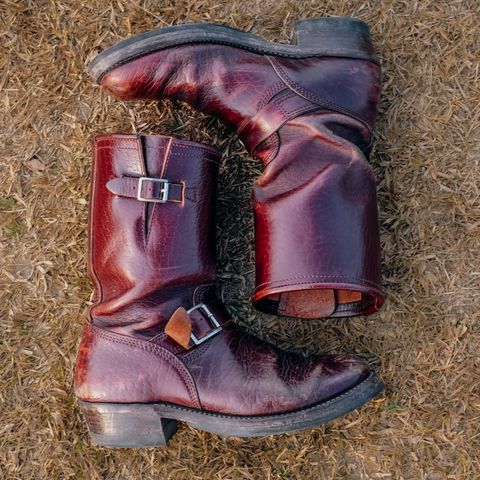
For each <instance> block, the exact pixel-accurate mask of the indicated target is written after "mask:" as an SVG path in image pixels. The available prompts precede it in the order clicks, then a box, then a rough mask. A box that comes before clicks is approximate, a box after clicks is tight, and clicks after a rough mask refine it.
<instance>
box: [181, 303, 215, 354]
mask: <svg viewBox="0 0 480 480" xmlns="http://www.w3.org/2000/svg"><path fill="white" fill-rule="evenodd" d="M195 310H201V311H202V312H203V313H204V314H205V315H206V316H207V318H208V319H209V320H210V324H211V325H212V326H213V327H215V328H214V329H213V330H210V331H209V332H208V333H207V334H206V335H205V336H203V337H202V338H197V337H196V336H195V334H194V333H193V332H192V333H191V334H190V338H191V339H192V342H193V343H194V344H195V345H200V344H201V343H203V342H204V341H205V340H208V339H209V338H211V337H213V336H214V335H215V334H217V333H218V332H219V331H220V330H222V327H221V326H220V324H219V323H218V322H217V319H216V318H215V316H214V315H213V313H212V312H211V311H210V309H209V308H208V307H207V306H206V305H205V304H204V303H199V304H198V305H195V306H194V307H192V308H191V309H190V310H187V313H191V312H193V311H195Z"/></svg>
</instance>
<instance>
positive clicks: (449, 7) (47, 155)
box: [0, 0, 480, 480]
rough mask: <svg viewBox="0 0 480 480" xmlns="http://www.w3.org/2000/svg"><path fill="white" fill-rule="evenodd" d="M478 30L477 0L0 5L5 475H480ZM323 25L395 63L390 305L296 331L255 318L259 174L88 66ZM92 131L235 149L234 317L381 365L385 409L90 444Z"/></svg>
mask: <svg viewBox="0 0 480 480" xmlns="http://www.w3.org/2000/svg"><path fill="white" fill-rule="evenodd" d="M479 14H480V6H479V3H478V0H442V1H431V0H419V1H413V2H412V1H411V0H353V1H346V0H344V1H339V0H325V1H318V0H317V1H306V2H299V1H298V0H295V1H294V0H273V1H272V0H265V1H262V2H243V1H232V2H218V1H215V0H200V1H193V0H184V1H180V2H167V1H165V2H160V1H153V0H148V1H144V0H136V1H130V2H127V1H120V0H117V1H113V0H112V1H86V2H78V1H75V0H69V1H67V0H60V1H54V0H51V1H47V0H35V1H33V0H31V1H27V0H24V1H11V0H3V1H2V2H1V5H0V15H1V16H0V33H1V47H0V48H1V50H0V52H1V53H0V55H1V65H2V66H3V68H2V70H1V71H0V88H1V92H2V94H1V98H0V99H1V109H2V114H1V118H2V121H3V122H4V123H3V125H2V128H1V131H0V135H1V147H2V156H1V168H0V182H1V189H2V193H1V200H0V202H1V203H0V212H1V243H2V255H1V258H0V262H1V264H2V265H1V270H2V274H1V279H2V284H3V285H2V289H1V300H0V304H1V311H2V315H1V319H0V321H1V325H0V328H1V330H2V341H1V344H0V365H1V367H0V408H1V419H2V421H1V423H0V478H2V479H9V480H14V479H22V480H27V479H35V480H36V479H67V478H75V479H88V480H90V479H92V480H93V479H112V480H113V479H116V480H124V479H142V480H143V479H145V480H147V479H174V480H177V479H188V480H193V479H208V480H215V479H217V480H219V479H221V480H226V479H229V480H230V479H231V480H236V479H251V480H256V479H278V480H287V479H289V480H292V479H305V480H317V479H337V478H338V479H370V478H371V479H375V478H381V479H384V478H386V479H389V478H392V479H405V480H410V479H418V480H441V479H469V480H473V479H478V478H480V453H479V451H480V428H479V425H480V374H479V371H480V324H479V313H478V312H479V305H480V301H479V300H480V298H479V288H480V281H479V278H480V268H479V260H478V255H479V247H480V245H479V233H480V206H479V187H478V184H479V180H478V179H479V173H480V169H479V158H480V152H479V147H478V146H479V136H480V129H479V127H480V94H479V82H480V78H479V59H480V58H479V36H478V32H479V29H480V21H479ZM322 15H352V16H358V17H360V18H362V19H364V20H366V21H367V22H369V24H370V25H371V28H372V31H373V36H374V41H375V45H376V47H377V49H378V52H379V54H380V56H381V58H382V61H383V65H384V95H383V99H382V103H381V109H380V116H379V120H378V128H377V141H376V151H375V153H374V155H373V157H372V163H373V165H374V168H375V171H376V174H377V176H378V189H379V201H380V210H381V231H382V243H383V247H384V274H385V281H386V285H387V287H388V290H389V292H390V299H389V301H388V302H387V305H386V306H385V308H384V310H383V311H382V312H381V313H380V314H379V315H376V316H373V317H370V318H368V319H362V318H359V319H355V320H353V321H344V320H335V321H333V320H332V321H328V322H321V321H318V322H317V321H315V322H308V323H300V322H297V321H292V320H290V321H286V320H279V319H277V318H275V317H269V316H266V315H260V314H258V313H257V312H255V311H253V310H252V309H251V307H250V305H249V294H250V293H251V291H252V285H253V254H252V250H251V248H252V215H251V213H250V209H249V186H250V184H251V182H252V180H253V178H254V177H255V176H256V175H257V174H258V172H259V170H260V167H259V165H258V164H257V163H256V162H255V161H253V160H251V159H250V158H248V156H246V155H245V153H244V151H243V149H242V148H241V147H240V145H239V144H238V143H237V142H236V140H235V138H234V137H233V136H232V135H231V133H230V132H228V131H226V130H225V129H224V128H223V127H221V126H220V125H219V124H218V122H216V121H215V120H213V119H211V118H207V117H205V116H202V115H201V114H199V113H198V112H194V111H192V110H190V109H188V108H185V107H181V108H180V106H179V105H173V104H171V103H168V102H165V103H160V104H156V103H148V104H137V105H126V104H123V103H121V102H118V101H114V100H112V99H110V98H107V96H106V95H104V94H103V93H102V92H101V91H100V89H99V88H97V87H96V86H95V85H94V84H93V82H92V81H91V80H90V79H89V78H88V76H87V75H86V73H85V68H84V64H85V62H86V61H87V60H88V59H89V58H91V56H92V55H93V54H94V52H95V51H96V50H97V49H100V48H103V47H104V46H106V45H108V44H110V43H112V42H114V41H116V40H118V39H121V38H124V37H126V36H127V35H129V34H132V33H136V32H141V31H144V30H148V29H151V28H154V27H158V26H164V25H171V24H175V23H181V22H185V21H189V22H204V21H215V22H222V23H227V24H229V25H231V26H234V27H239V28H242V29H245V30H248V31H252V32H255V33H259V34H262V35H264V36H265V37H267V38H269V39H272V40H280V41H288V40H289V38H290V28H291V22H292V20H293V19H295V18H308V17H313V16H322ZM99 131H107V132H118V131H120V132H121V131H123V132H134V131H135V132H145V133H166V134H174V135H177V136H180V137H184V138H189V139H194V140H199V141H203V142H206V143H212V144H214V145H215V146H216V147H218V148H220V149H221V150H222V151H224V152H225V155H224V168H223V173H224V175H223V177H222V181H221V197H220V200H219V210H220V217H221V218H220V224H219V228H218V233H219V256H220V262H219V274H220V282H221V285H220V286H221V288H222V291H223V293H224V296H225V298H226V299H227V301H228V303H229V306H230V308H231V310H232V312H235V313H236V314H237V315H238V317H239V319H240V321H241V322H242V323H243V324H246V325H248V327H249V328H250V329H251V330H253V331H255V332H257V333H258V334H259V335H261V336H263V337H264V338H268V339H270V340H271V341H274V342H276V343H279V344H282V345H284V346H289V347H290V348H294V347H295V348H301V349H303V350H304V351H320V350H325V349H335V350H342V351H352V352H358V353H359V354H362V355H365V356H368V357H369V358H372V359H375V358H376V359H378V365H379V368H380V371H381V375H382V376H383V378H384V380H385V382H386V384H387V389H386V393H385V395H384V396H383V397H382V398H380V399H378V400H377V401H375V402H373V403H370V404H369V405H367V406H366V407H365V408H362V409H361V411H359V412H354V413H352V414H350V415H348V416H347V417H345V418H342V419H340V420H337V421H335V422H333V423H332V424H330V425H329V426H327V427H323V428H319V429H317V430H315V431H310V432H304V433H299V434H297V435H292V436H280V437H275V438H261V439H253V440H241V439H222V438H219V437H217V436H215V435H211V434H207V433H202V432H199V431H196V430H193V429H190V428H188V427H186V426H183V427H182V429H181V431H180V432H179V433H178V434H177V435H176V436H175V437H174V438H173V440H172V442H171V444H170V446H169V447H168V448H166V449H152V450H143V451H119V450H108V449H102V448H97V447H93V446H92V445H91V444H90V442H89V440H88V436H87V432H86V429H85V426H84V424H83V422H82V420H81V418H80V416H79V412H78V410H77V408H76V406H75V401H74V398H73V396H72V387H71V384H72V372H73V367H74V362H75V353H76V347H77V343H78V340H79V336H80V332H81V323H82V317H81V314H82V311H83V310H84V309H85V307H86V306H87V304H88V302H89V300H90V294H91V287H90V285H89V282H88V280H87V276H86V264H85V262H86V255H85V250H86V234H87V230H86V221H87V201H88V184H89V172H90V150H89V140H90V138H91V137H92V135H93V134H94V133H95V132H99ZM372 361H373V360H372Z"/></svg>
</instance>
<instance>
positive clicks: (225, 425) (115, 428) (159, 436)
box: [79, 373, 384, 448]
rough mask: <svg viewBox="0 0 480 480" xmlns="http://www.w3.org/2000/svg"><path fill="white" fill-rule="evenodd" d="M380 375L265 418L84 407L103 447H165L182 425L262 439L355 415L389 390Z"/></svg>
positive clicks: (173, 408) (166, 407)
mask: <svg viewBox="0 0 480 480" xmlns="http://www.w3.org/2000/svg"><path fill="white" fill-rule="evenodd" d="M383 387H384V385H383V382H382V381H381V380H380V378H378V376H377V375H375V374H373V373H372V374H370V376H368V377H367V378H366V379H365V380H363V381H362V382H361V383H359V384H358V385H356V386H355V387H353V388H351V389H350V390H347V391H346V392H344V393H342V394H341V395H339V396H337V397H335V398H332V399H330V400H327V401H324V402H320V403H317V404H316V405H313V406H310V407H307V408H303V409H301V410H295V411H293V412H288V413H280V414H273V415H261V416H243V415H225V414H221V413H215V412H209V411H205V410H197V409H193V408H188V407H183V406H181V405H176V404H171V403H170V404H169V403H161V402H159V403H149V404H143V403H128V404H119V403H92V402H85V401H80V402H79V403H80V408H81V410H82V412H83V415H84V417H85V420H86V422H87V425H88V429H89V431H90V435H91V438H92V441H93V442H94V443H96V444H97V445H102V446H107V447H117V448H142V447H154V446H159V445H165V444H166V443H167V442H168V440H169V439H170V438H171V437H172V436H173V435H174V434H175V432H176V431H177V426H178V422H179V421H183V422H186V423H188V424H189V425H190V426H192V427H195V428H198V429H199V430H204V431H207V432H211V433H216V434H218V435H223V436H236V437H258V436H266V435H276V434H281V433H291V432H295V431H298V430H303V429H310V428H315V427H318V426H319V425H322V424H324V423H327V422H329V421H331V420H333V419H335V418H338V417H341V416H343V415H345V414H346V413H348V412H351V411H352V410H355V409H357V408H359V407H360V406H362V405H363V404H365V403H366V402H368V401H369V400H371V399H372V398H374V397H376V396H377V395H378V394H379V393H380V392H381V391H382V390H383Z"/></svg>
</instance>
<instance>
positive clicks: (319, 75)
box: [101, 22, 385, 318]
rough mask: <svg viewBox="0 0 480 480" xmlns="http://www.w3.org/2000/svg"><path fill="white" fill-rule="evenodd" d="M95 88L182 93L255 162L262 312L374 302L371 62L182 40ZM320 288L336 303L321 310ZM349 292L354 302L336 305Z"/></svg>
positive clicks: (371, 307)
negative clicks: (234, 134) (225, 127)
mask: <svg viewBox="0 0 480 480" xmlns="http://www.w3.org/2000/svg"><path fill="white" fill-rule="evenodd" d="M332 27H333V28H331V29H330V30H329V32H330V35H331V36H333V37H335V35H338V38H339V41H340V40H342V39H343V38H344V37H345V35H348V34H349V33H348V29H347V30H346V29H345V28H344V27H343V26H342V23H341V22H338V25H337V27H338V28H337V27H335V23H332ZM335 28H337V31H336V30H335ZM322 34H325V32H323V33H322ZM308 35H312V41H313V40H314V39H315V38H317V37H316V36H315V35H316V33H315V32H311V31H302V32H301V35H300V37H299V38H300V40H301V41H302V42H307V41H308V40H307V38H308ZM355 38H356V37H355ZM365 38H367V37H365ZM364 41H365V42H366V43H365V45H362V48H365V49H367V50H369V51H373V47H372V46H371V43H370V41H369V40H368V39H365V40H364ZM101 84H102V86H103V87H104V88H105V89H106V90H107V91H108V92H110V93H111V94H113V95H115V96H116V97H119V98H122V99H126V100H141V99H147V98H148V99H151V98H155V99H158V98H174V99H180V100H183V101H185V102H187V103H189V104H190V105H192V106H194V107H195V108H198V109H199V110H201V111H203V112H206V113H210V114H213V115H216V116H217V117H219V118H220V119H221V120H222V121H223V122H225V123H226V124H229V125H232V126H233V127H234V128H235V129H236V130H237V131H238V133H239V135H240V138H241V139H242V141H243V143H244V144H245V145H246V147H247V149H249V150H250V151H251V152H252V153H253V154H254V155H255V156H256V157H257V158H259V159H260V160H262V161H263V163H264V164H265V166H266V168H265V171H264V173H263V174H262V175H261V176H260V177H259V178H258V180H257V182H256V184H255V186H254V195H253V198H254V211H255V225H256V234H255V235H256V240H255V242H256V243H255V245H256V247H255V250H256V289H255V292H254V295H253V302H254V305H255V306H256V307H257V308H258V309H260V310H263V311H265V312H267V313H273V314H279V313H281V314H284V315H292V314H302V316H305V317H308V318H314V317H320V316H325V315H332V316H349V315H358V314H365V315H367V314H371V313H374V312H376V311H377V310H378V309H379V308H380V307H381V306H382V304H383V303H384V297H385V292H384V290H383V287H382V280H381V261H380V241H379V228H378V212H377V199H376V186H375V179H374V177H373V174H372V171H371V168H370V166H369V164H368V162H367V159H368V156H369V153H370V149H371V142H372V130H373V127H374V122H375V116H376V110H377V104H378V101H379V96H380V90H381V72H380V67H379V66H378V65H377V64H376V63H375V62H373V61H368V60H359V59H353V58H347V57H345V58H342V57H310V58H306V59H294V58H281V57H274V56H264V55H258V54H255V53H252V52H249V51H246V50H244V49H240V48H235V47H232V46H222V45H215V44H202V45H181V46H176V47H170V48H166V49H164V50H161V51H157V52H153V53H150V54H147V55H145V56H143V57H140V58H137V59H134V60H131V61H129V62H127V63H125V64H123V65H121V66H119V67H117V68H114V69H113V70H111V71H109V72H108V73H107V74H106V75H105V76H104V77H103V79H102V81H101ZM325 289H331V290H332V292H333V294H334V295H332V296H331V298H332V299H333V300H332V302H334V305H333V308H330V306H329V307H328V308H326V307H325V302H324V299H323V295H324V293H323V292H322V291H321V290H325ZM345 290H346V291H352V292H356V293H357V294H360V295H361V297H360V299H359V300H357V299H356V298H357V297H354V296H351V297H349V298H350V299H355V300H353V301H348V302H346V303H342V302H341V301H339V299H340V298H342V297H341V296H339V295H338V292H340V291H345ZM305 291H310V293H309V294H308V297H309V298H311V302H310V303H311V305H306V304H305V299H306V298H307V295H306V294H305V293H304V292H305ZM312 291H317V292H318V293H317V294H316V295H315V294H312V293H311V292H312ZM345 298H347V297H345V296H343V299H344V300H345ZM286 301H288V303H289V306H288V307H287V308H285V302H286ZM315 305H317V306H318V308H315ZM282 306H283V307H282ZM330 312H331V313H330Z"/></svg>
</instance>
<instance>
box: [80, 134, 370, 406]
mask: <svg viewBox="0 0 480 480" xmlns="http://www.w3.org/2000/svg"><path fill="white" fill-rule="evenodd" d="M93 150H94V165H93V175H92V194H91V204H90V222H89V274H90V277H91V279H92V281H93V283H94V286H95V299H94V304H93V305H92V306H91V307H90V309H89V311H88V321H87V323H86V325H85V330H84V336H83V339H82V342H81V345H80V349H79V353H78V358H77V365H76V371H75V382H74V383H75V391H76V395H77V396H78V397H79V398H80V399H81V400H85V401H91V402H113V403H136V402H140V403H142V402H143V403H147V402H169V403H173V404H177V405H183V406H187V407H191V408H197V409H207V410H211V411H215V412H222V413H229V414H238V415H260V414H270V413H279V412H287V411H291V410H295V409H300V408H304V407H306V406H309V405H312V404H314V403H317V402H320V401H323V400H325V399H327V398H331V397H334V396H336V395H338V394H340V393H341V392H343V391H345V390H348V389H349V388H352V387H353V386H355V385H357V384H358V383H360V382H361V381H362V380H363V379H364V378H366V377H367V376H368V375H369V368H368V365H367V364H366V363H365V362H364V361H363V360H361V359H359V358H357V357H354V356H348V355H324V356H311V357H303V356H300V355H296V354H293V353H287V352H282V351H281V350H279V349H277V348H275V347H274V346H272V345H269V344H267V343H265V342H262V341H261V340H259V339H256V338H255V337H253V336H251V335H249V334H247V333H246V332H244V331H243V330H242V329H241V328H240V327H238V326H237V325H236V324H235V323H234V322H232V321H231V320H230V317H229V315H228V313H227V311H226V310H225V308H224V306H223V304H222V303H221V301H220V300H219V299H218V298H217V296H216V294H215V285H214V280H215V263H214V254H213V252H214V238H213V227H214V222H213V202H214V198H215V185H216V177H217V169H218V154H217V153H216V152H215V151H214V150H213V149H210V148H207V147H203V146H201V145H198V144H193V143H191V142H184V141H180V140H176V139H172V138H170V137H152V136H135V135H103V136H99V137H97V138H96V140H95V142H94V146H93ZM143 176H148V177H149V178H158V179H164V180H167V181H168V182H172V183H173V184H179V185H183V188H184V190H185V191H186V192H187V191H188V192H190V195H189V196H190V198H187V195H185V199H184V201H183V202H166V203H151V202H148V201H142V200H139V199H138V198H136V196H135V195H124V193H125V192H124V190H120V191H118V192H117V193H114V192H113V191H112V181H113V180H115V179H122V178H126V177H128V178H140V177H143ZM113 190H116V187H115V188H114V189H113ZM155 195H158V192H156V193H155ZM192 309H193V310H192ZM206 312H209V314H210V315H211V316H212V317H213V319H212V318H210V317H209V316H208V314H206ZM172 319H175V320H174V321H173V320H172ZM185 322H187V324H185ZM188 322H190V324H188ZM215 322H218V325H219V327H221V328H219V329H218V330H217V331H216V333H215V334H213V335H212V336H211V337H209V338H208V339H206V340H205V341H202V339H204V338H206V337H207V336H208V335H209V334H211V333H212V331H214V330H215V326H216V325H215ZM185 326H186V327H187V330H186V332H187V336H188V334H189V333H190V330H189V328H191V331H192V333H193V334H194V336H195V338H196V339H197V340H199V344H198V345H196V344H195V342H194V341H193V337H192V340H191V341H190V342H189V343H188V344H187V345H186V344H184V342H181V341H176V340H175V338H177V339H179V338H181V337H182V335H184V333H185V331H184V327H185ZM172 329H173V330H172ZM172 331H173V333H170V334H169V332H172ZM177 334H178V336H177Z"/></svg>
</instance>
